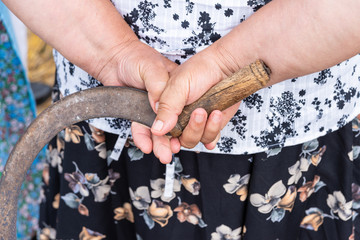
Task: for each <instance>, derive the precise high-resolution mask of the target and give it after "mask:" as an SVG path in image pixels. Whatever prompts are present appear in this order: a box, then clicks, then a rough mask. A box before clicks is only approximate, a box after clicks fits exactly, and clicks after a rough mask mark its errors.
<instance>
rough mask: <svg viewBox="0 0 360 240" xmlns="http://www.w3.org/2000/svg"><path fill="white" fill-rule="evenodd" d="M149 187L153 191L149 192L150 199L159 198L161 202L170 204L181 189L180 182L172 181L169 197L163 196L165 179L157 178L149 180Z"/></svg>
mask: <svg viewBox="0 0 360 240" xmlns="http://www.w3.org/2000/svg"><path fill="white" fill-rule="evenodd" d="M150 186H151V188H152V189H153V190H152V191H151V197H152V198H158V197H161V200H162V201H164V202H170V201H171V200H173V199H174V198H175V197H176V194H175V192H179V191H180V189H181V185H180V181H179V180H178V179H174V187H173V192H172V195H171V197H165V196H164V189H165V179H163V178H158V179H156V180H150Z"/></svg>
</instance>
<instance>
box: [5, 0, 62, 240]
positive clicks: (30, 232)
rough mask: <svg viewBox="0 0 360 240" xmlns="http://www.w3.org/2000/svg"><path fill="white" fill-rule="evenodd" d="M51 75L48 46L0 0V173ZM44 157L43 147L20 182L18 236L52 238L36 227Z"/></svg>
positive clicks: (45, 101) (47, 94)
mask: <svg viewBox="0 0 360 240" xmlns="http://www.w3.org/2000/svg"><path fill="white" fill-rule="evenodd" d="M54 78H55V64H54V61H53V56H52V48H51V47H50V46H48V45H47V44H45V43H44V42H43V41H42V40H41V39H40V38H39V37H37V36H36V35H35V34H34V33H32V32H31V31H30V30H29V29H27V28H26V27H25V26H24V25H23V24H22V22H21V21H20V20H18V19H17V18H16V17H15V16H14V15H13V14H12V13H11V12H10V11H9V10H8V9H7V8H6V7H5V5H4V4H3V3H2V1H1V0H0V176H1V174H2V172H3V170H4V166H5V164H6V161H7V159H8V156H9V153H10V152H11V150H12V148H13V146H14V145H15V143H16V142H17V140H18V139H19V137H20V136H21V135H22V134H23V133H24V131H25V129H26V127H27V126H28V125H29V124H30V123H31V121H32V120H33V119H34V118H35V117H36V115H38V114H39V113H40V112H41V111H43V110H44V109H45V108H46V107H47V106H49V105H50V104H51V88H52V86H53V84H54ZM39 134H41V133H39ZM45 158H46V157H45V150H43V151H42V152H41V153H40V154H39V155H38V157H37V159H35V161H34V163H33V164H32V166H31V168H30V169H29V172H28V175H27V176H26V179H25V181H24V183H23V185H22V190H21V193H20V197H19V201H18V214H17V239H25V240H26V239H41V240H46V239H51V236H50V235H49V234H46V233H43V232H42V233H41V234H40V233H39V232H38V218H39V204H40V202H41V201H42V197H43V196H44V193H43V192H41V182H42V181H41V178H42V170H43V164H44V163H45V161H46V159H45Z"/></svg>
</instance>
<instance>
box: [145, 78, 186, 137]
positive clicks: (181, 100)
mask: <svg viewBox="0 0 360 240" xmlns="http://www.w3.org/2000/svg"><path fill="white" fill-rule="evenodd" d="M179 79H180V78H177V80H179ZM181 79H182V80H184V79H183V78H181ZM189 87H190V86H189V81H187V80H184V81H177V82H175V83H174V82H171V79H170V80H169V82H168V84H167V85H166V88H165V89H164V91H163V93H162V94H161V97H160V100H159V104H158V109H157V116H156V119H155V121H154V124H153V126H152V127H151V132H152V133H153V134H154V135H157V136H161V135H165V134H166V133H168V132H170V130H171V129H173V128H174V126H175V125H176V122H177V119H178V116H179V114H180V113H181V111H182V109H183V108H184V106H185V104H186V102H187V98H188V93H189Z"/></svg>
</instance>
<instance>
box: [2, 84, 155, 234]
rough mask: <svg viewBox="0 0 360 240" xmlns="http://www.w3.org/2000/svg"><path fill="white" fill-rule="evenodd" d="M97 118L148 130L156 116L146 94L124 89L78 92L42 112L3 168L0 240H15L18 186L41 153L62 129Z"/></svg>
mask: <svg viewBox="0 0 360 240" xmlns="http://www.w3.org/2000/svg"><path fill="white" fill-rule="evenodd" d="M99 117H116V118H124V119H128V120H131V121H136V122H139V123H142V124H144V125H147V126H151V124H152V123H153V121H154V119H155V113H154V112H153V110H152V108H151V106H150V104H149V101H148V96H147V93H146V92H144V91H141V90H137V89H132V88H126V87H98V88H92V89H88V90H84V91H80V92H77V93H75V94H72V95H69V96H67V97H66V98H63V99H62V100H60V101H58V102H56V103H54V104H52V105H51V106H50V107H49V108H47V109H46V110H44V111H43V112H42V113H41V114H40V115H39V116H38V117H37V118H36V119H35V120H34V121H33V122H32V123H31V125H30V126H29V127H28V129H27V130H26V132H25V134H24V135H23V136H22V137H21V138H20V140H19V141H18V143H17V144H16V145H15V147H14V148H13V150H12V152H11V154H10V156H9V159H8V161H7V163H6V165H5V169H4V171H3V174H2V177H1V180H0V216H1V217H0V239H4V240H5V239H6V240H9V239H16V214H17V199H18V195H19V193H20V188H21V184H22V182H23V181H24V179H25V176H26V172H27V170H28V169H29V168H30V166H31V164H32V162H33V161H34V159H35V158H36V156H37V155H38V153H39V152H40V151H41V149H42V148H43V147H44V146H45V145H46V144H47V143H48V142H49V141H50V140H51V139H52V138H53V137H55V136H56V134H57V133H59V132H60V131H61V130H63V129H64V128H65V127H67V126H69V125H71V124H74V123H77V122H80V121H84V120H87V119H92V118H99ZM50 123H51V124H50ZM9 173H11V174H9Z"/></svg>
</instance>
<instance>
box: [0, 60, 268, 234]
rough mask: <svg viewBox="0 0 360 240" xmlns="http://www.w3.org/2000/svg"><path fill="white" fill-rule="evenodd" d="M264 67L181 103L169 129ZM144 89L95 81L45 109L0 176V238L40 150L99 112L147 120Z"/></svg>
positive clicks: (224, 102) (238, 94)
mask: <svg viewBox="0 0 360 240" xmlns="http://www.w3.org/2000/svg"><path fill="white" fill-rule="evenodd" d="M269 75H270V70H269V69H268V68H267V67H266V65H265V64H264V63H263V62H262V61H261V60H257V61H256V62H254V63H252V64H250V65H249V66H246V67H244V68H242V69H241V70H240V71H239V72H237V73H235V74H233V75H232V76H230V77H229V78H226V79H224V80H222V81H221V82H220V83H218V84H217V85H215V86H213V87H212V88H211V89H210V90H209V91H208V92H207V93H205V94H204V95H203V96H202V97H201V98H200V99H198V100H197V101H196V102H194V103H192V104H191V105H188V106H186V107H185V108H184V110H183V112H182V113H181V114H180V115H179V120H178V123H177V125H176V127H175V128H174V129H173V130H172V131H171V132H170V134H171V135H172V136H175V137H177V136H180V135H181V132H182V130H183V129H184V127H185V126H186V125H187V123H188V121H189V119H190V114H191V112H192V111H193V110H195V109H196V108H198V107H202V108H205V110H206V111H207V112H208V114H209V113H211V112H212V111H213V110H216V109H218V110H224V109H226V108H228V107H230V106H232V105H234V104H235V103H237V102H239V101H241V100H242V99H244V98H245V97H248V96H249V95H250V94H252V93H254V92H256V91H257V90H259V89H261V88H263V87H264V86H265V85H266V83H267V82H268V81H269ZM155 116H156V115H155V113H154V112H153V111H152V109H151V107H150V104H149V102H148V97H147V94H146V92H144V91H141V90H135V89H131V88H124V87H98V88H93V89H89V90H85V91H80V92H78V93H75V94H72V95H69V96H67V97H65V98H63V99H61V100H60V101H58V102H56V103H54V104H52V105H51V106H50V107H48V108H47V109H45V110H44V111H43V112H42V113H41V114H40V115H39V116H38V117H37V118H36V119H35V120H34V121H33V122H32V123H31V124H30V126H29V127H28V129H27V130H26V132H25V134H24V135H23V136H22V137H21V138H20V140H19V141H18V142H17V144H16V145H15V147H14V148H13V150H12V152H11V154H10V156H9V159H8V160H7V162H6V165H5V169H4V171H3V174H2V177H1V180H0V239H4V240H9V239H16V213H17V200H18V195H19V192H20V188H21V184H22V182H23V181H24V179H25V175H26V172H27V171H28V169H29V168H30V166H31V164H32V162H33V160H34V159H35V158H36V156H37V154H38V153H39V152H40V150H41V149H42V148H43V147H44V146H45V145H46V144H47V143H48V142H49V141H50V140H51V139H52V138H53V137H55V136H56V134H57V133H58V132H60V131H61V130H62V129H64V128H65V127H67V126H70V125H72V124H74V123H77V122H80V121H84V120H87V119H92V118H99V117H115V118H124V119H128V120H130V121H135V122H139V123H142V124H144V125H147V126H151V124H152V123H153V121H154V119H155Z"/></svg>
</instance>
